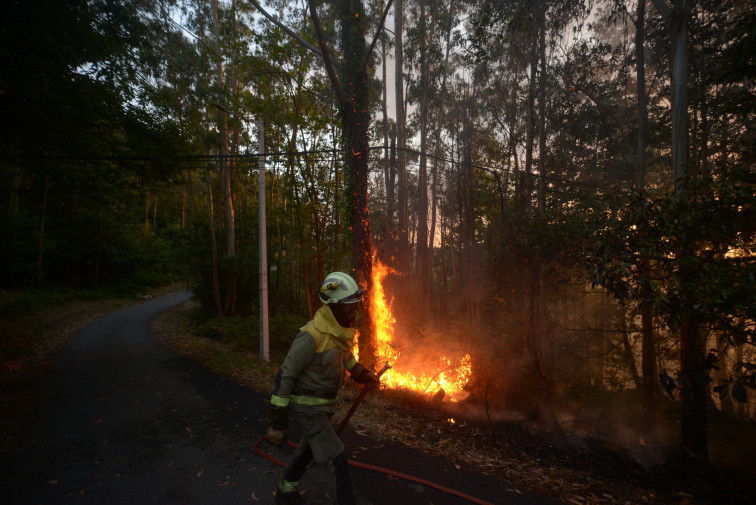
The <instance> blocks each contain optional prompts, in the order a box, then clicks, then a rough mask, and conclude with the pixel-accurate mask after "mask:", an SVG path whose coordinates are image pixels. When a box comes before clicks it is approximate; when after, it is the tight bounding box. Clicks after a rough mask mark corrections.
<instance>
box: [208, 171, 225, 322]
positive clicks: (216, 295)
mask: <svg viewBox="0 0 756 505" xmlns="http://www.w3.org/2000/svg"><path fill="white" fill-rule="evenodd" d="M205 177H206V178H207V210H208V214H209V216H208V222H209V227H210V246H211V249H212V252H213V258H212V264H211V269H212V277H213V299H214V300H215V314H216V316H218V317H219V318H222V317H223V305H222V304H221V297H220V282H219V280H218V243H217V241H216V240H215V217H214V215H213V184H212V181H210V173H209V171H208V172H207V173H206V174H205Z"/></svg>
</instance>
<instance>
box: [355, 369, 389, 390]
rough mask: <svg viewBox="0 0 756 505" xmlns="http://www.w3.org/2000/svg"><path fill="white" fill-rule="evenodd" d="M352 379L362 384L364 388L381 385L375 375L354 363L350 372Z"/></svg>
mask: <svg viewBox="0 0 756 505" xmlns="http://www.w3.org/2000/svg"><path fill="white" fill-rule="evenodd" d="M350 373H351V375H352V379H354V380H356V381H357V382H359V383H360V384H364V385H365V387H366V388H369V389H372V388H377V387H378V386H380V385H381V380H380V379H379V378H378V377H376V375H375V374H374V373H373V372H371V371H370V370H368V369H367V368H365V367H364V366H362V365H360V364H359V363H356V364H355V365H354V366H353V367H352V370H351V371H350Z"/></svg>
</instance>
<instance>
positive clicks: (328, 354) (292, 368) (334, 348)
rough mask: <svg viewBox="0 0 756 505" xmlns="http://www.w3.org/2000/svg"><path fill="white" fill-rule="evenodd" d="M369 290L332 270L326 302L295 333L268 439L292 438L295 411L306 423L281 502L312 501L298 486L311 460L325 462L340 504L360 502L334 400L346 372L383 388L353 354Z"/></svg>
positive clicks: (282, 484) (282, 483)
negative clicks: (337, 428)
mask: <svg viewBox="0 0 756 505" xmlns="http://www.w3.org/2000/svg"><path fill="white" fill-rule="evenodd" d="M363 294H364V292H363V290H362V289H361V288H360V287H359V286H358V285H357V283H356V282H355V280H354V279H353V278H352V277H350V276H349V275H347V274H345V273H343V272H333V273H331V274H329V275H328V276H327V277H326V279H325V280H324V281H323V284H322V285H321V287H320V300H321V301H322V302H323V304H324V305H323V306H322V307H321V308H320V309H318V311H317V312H316V313H315V317H314V318H313V319H312V321H310V322H308V323H307V324H306V325H305V326H304V327H302V328H301V330H300V332H299V333H298V334H297V335H296V336H295V337H294V342H293V343H292V344H291V348H290V349H289V352H288V354H287V355H286V358H285V359H284V362H283V365H281V368H280V369H279V371H278V374H277V375H276V381H275V385H274V387H273V392H272V394H271V397H270V411H269V418H270V428H268V433H267V439H268V441H269V442H271V443H272V444H274V445H276V446H279V447H280V446H281V445H282V444H283V443H284V441H285V440H286V437H287V430H288V426H289V412H290V411H291V413H292V415H293V416H294V417H295V419H296V420H297V422H298V423H299V425H300V426H301V427H302V430H303V432H304V433H303V435H302V440H301V442H300V443H299V446H298V447H297V448H296V450H295V451H294V453H293V454H292V456H291V459H290V460H289V462H288V464H287V465H286V468H284V470H283V472H282V473H281V476H280V478H279V481H278V489H277V490H276V503H278V504H282V505H291V504H301V503H306V502H305V501H304V500H303V499H302V497H301V495H300V494H299V492H298V491H297V486H298V484H299V480H300V479H301V478H302V475H303V474H304V472H305V470H306V468H307V465H308V464H309V463H310V461H311V460H313V459H314V460H315V462H317V463H319V464H325V465H326V468H327V470H328V472H329V488H330V495H331V496H334V497H335V499H334V503H336V504H338V505H353V504H355V503H356V501H355V497H354V492H353V491H352V485H351V481H350V479H349V473H348V469H347V459H346V456H345V455H344V445H343V444H342V442H341V440H340V439H339V437H338V435H337V434H336V432H335V431H334V429H333V427H332V426H331V419H332V418H333V413H334V408H333V405H334V403H335V402H336V399H337V393H338V391H339V389H340V388H341V386H342V385H343V384H344V379H345V376H346V371H347V370H348V371H349V373H350V376H351V378H352V379H354V380H355V381H357V382H359V383H362V384H365V386H366V387H377V386H378V385H379V384H380V381H379V379H378V377H376V376H375V374H373V372H371V371H370V370H368V369H367V368H365V367H363V366H362V365H361V364H360V363H358V362H357V360H356V359H355V358H354V355H353V354H352V346H353V344H354V335H355V331H356V330H355V328H354V323H355V319H356V316H357V309H358V305H359V302H360V301H361V300H362V297H363Z"/></svg>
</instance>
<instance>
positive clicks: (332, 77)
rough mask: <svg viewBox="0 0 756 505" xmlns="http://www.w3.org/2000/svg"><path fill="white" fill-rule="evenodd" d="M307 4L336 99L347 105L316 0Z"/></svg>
mask: <svg viewBox="0 0 756 505" xmlns="http://www.w3.org/2000/svg"><path fill="white" fill-rule="evenodd" d="M307 4H308V5H309V6H310V16H312V24H313V25H315V32H316V33H317V35H318V42H319V43H320V49H321V53H320V54H321V56H322V57H323V63H324V64H325V67H326V72H327V73H328V78H329V79H330V80H331V84H332V85H333V90H334V91H335V92H336V97H337V98H338V99H339V103H340V104H341V105H345V104H346V100H345V99H344V91H342V89H341V83H339V79H338V77H336V71H335V70H334V68H333V62H332V61H331V53H330V52H329V51H328V48H327V47H326V45H325V37H323V29H322V28H321V26H320V18H318V11H317V9H316V8H315V7H316V6H315V2H314V0H307Z"/></svg>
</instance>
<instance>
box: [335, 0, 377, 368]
mask: <svg viewBox="0 0 756 505" xmlns="http://www.w3.org/2000/svg"><path fill="white" fill-rule="evenodd" d="M364 21H365V12H364V9H363V5H362V1H361V0H344V1H343V2H342V11H341V23H342V36H343V42H342V43H343V54H344V64H343V72H344V75H343V78H342V83H343V86H344V97H345V100H346V103H344V104H342V121H343V126H344V137H345V139H344V140H345V146H344V147H345V151H346V161H347V163H346V166H347V167H348V169H349V175H348V180H349V185H348V194H349V197H350V200H351V202H350V203H351V205H350V208H351V212H352V215H351V220H350V223H351V226H352V257H353V261H354V269H355V273H356V274H357V282H358V283H359V284H360V286H362V287H363V288H364V289H365V290H366V291H367V292H368V293H369V292H370V289H371V287H372V275H371V273H372V259H371V253H372V250H371V244H370V238H371V237H370V210H369V208H368V193H367V192H368V157H369V149H370V145H369V136H368V128H369V127H370V111H369V104H368V99H369V96H370V90H369V85H368V74H367V66H366V65H365V62H366V58H367V57H368V54H367V47H366V46H367V44H366V43H365V26H364ZM364 300H365V301H364V303H365V305H366V307H365V310H366V312H367V313H368V314H369V309H370V308H369V297H365V299H364ZM360 335H361V338H360V340H359V346H360V349H359V351H360V356H364V357H365V358H364V360H365V362H366V363H367V364H368V365H370V364H372V361H373V360H374V359H375V355H376V341H375V332H374V329H373V324H372V321H371V319H370V317H365V318H363V319H362V321H361V324H360Z"/></svg>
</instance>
